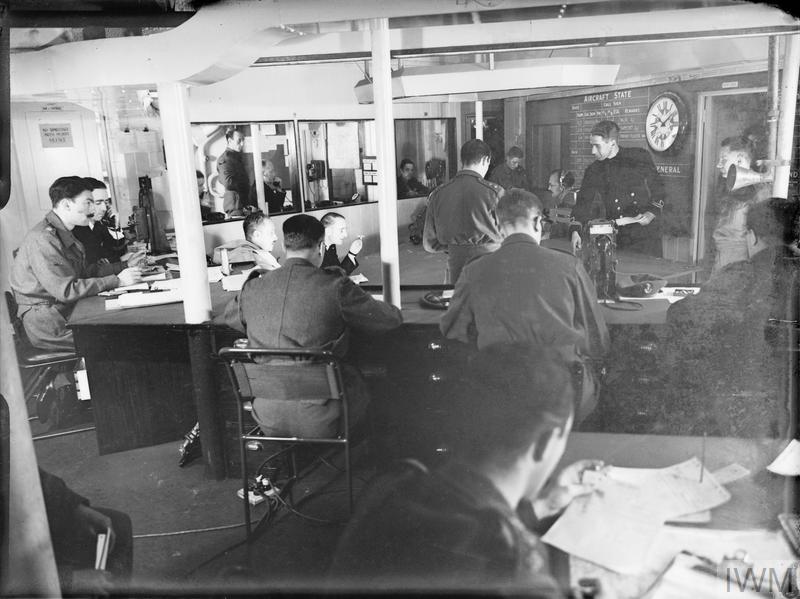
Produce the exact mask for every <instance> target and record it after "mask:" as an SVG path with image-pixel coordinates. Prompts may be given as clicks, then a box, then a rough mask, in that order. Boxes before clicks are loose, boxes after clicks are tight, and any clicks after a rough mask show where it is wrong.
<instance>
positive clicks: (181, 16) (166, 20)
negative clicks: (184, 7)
mask: <svg viewBox="0 0 800 599" xmlns="http://www.w3.org/2000/svg"><path fill="white" fill-rule="evenodd" d="M193 16H194V12H164V11H157V10H152V9H151V10H145V11H142V10H118V9H115V10H113V11H96V10H91V11H90V10H86V11H62V10H45V11H40V10H24V11H14V10H11V11H9V12H8V24H9V26H10V27H18V28H25V29H31V28H48V27H74V28H82V27H121V28H125V29H129V28H134V27H178V26H179V25H182V24H183V23H185V22H186V21H188V20H189V19H190V18H192V17H193Z"/></svg>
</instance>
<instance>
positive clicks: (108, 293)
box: [97, 282, 150, 297]
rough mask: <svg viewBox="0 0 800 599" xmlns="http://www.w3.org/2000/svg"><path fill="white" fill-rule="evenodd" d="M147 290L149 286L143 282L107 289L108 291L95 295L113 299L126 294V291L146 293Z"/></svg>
mask: <svg viewBox="0 0 800 599" xmlns="http://www.w3.org/2000/svg"><path fill="white" fill-rule="evenodd" d="M148 289H150V286H149V285H148V284H147V283H146V282H143V283H135V284H133V285H124V286H122V287H117V288H116V289H109V290H108V291H101V292H100V293H98V294H97V295H103V296H106V297H113V296H115V295H120V294H123V293H127V292H128V291H147V290H148Z"/></svg>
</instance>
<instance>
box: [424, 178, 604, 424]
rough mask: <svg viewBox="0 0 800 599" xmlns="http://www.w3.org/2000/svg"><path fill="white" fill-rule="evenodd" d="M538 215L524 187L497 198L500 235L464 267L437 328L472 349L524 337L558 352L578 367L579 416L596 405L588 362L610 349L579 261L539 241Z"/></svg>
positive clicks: (540, 224)
mask: <svg viewBox="0 0 800 599" xmlns="http://www.w3.org/2000/svg"><path fill="white" fill-rule="evenodd" d="M543 218H544V217H543V211H542V205H541V203H540V202H539V199H538V198H537V197H536V196H535V195H533V194H532V193H530V192H528V191H524V190H522V189H516V188H515V189H512V190H511V191H510V192H507V193H506V195H504V196H503V197H502V198H500V201H499V202H498V204H497V219H498V221H499V222H500V231H501V234H502V235H503V243H502V245H501V246H500V249H499V250H497V251H496V252H494V253H493V254H487V255H485V256H481V257H479V258H477V259H475V260H474V261H472V262H470V263H469V264H467V266H466V267H465V268H464V270H463V271H462V273H461V277H460V278H459V280H458V282H457V283H456V288H455V291H454V293H453V299H452V300H451V302H450V308H449V309H448V310H447V312H446V313H445V315H444V317H443V318H442V321H441V323H440V328H441V331H442V334H443V335H444V336H445V337H447V338H449V339H456V340H457V341H461V342H463V343H469V344H473V345H477V347H478V349H481V348H484V347H488V346H490V345H494V344H496V343H513V342H519V341H525V342H528V343H535V344H536V345H539V346H542V347H549V348H551V349H552V350H553V351H554V352H556V353H558V354H560V355H561V356H562V357H563V358H564V359H565V360H567V362H568V363H569V364H572V365H573V367H574V368H575V371H576V376H577V373H578V372H580V379H581V381H582V391H581V393H580V395H579V396H578V401H577V402H576V421H577V422H580V421H581V420H582V419H583V418H584V417H585V416H587V415H588V414H589V413H591V412H592V411H593V410H594V408H595V406H596V402H597V397H596V392H597V381H596V379H595V374H594V373H595V370H596V368H595V365H596V364H597V363H599V362H600V360H601V359H602V358H603V356H604V355H605V354H606V352H607V351H608V349H609V344H610V341H609V336H608V329H607V328H606V324H605V319H604V318H603V315H602V313H601V312H600V307H599V306H598V303H597V296H596V294H595V290H594V287H593V285H592V282H591V280H590V279H589V276H588V275H587V274H586V271H585V270H584V269H583V266H582V265H581V263H580V261H579V260H578V259H577V258H575V257H573V256H570V255H568V254H565V253H563V252H556V251H553V250H549V249H547V248H543V247H541V246H540V245H539V243H540V241H541V238H542V227H543Z"/></svg>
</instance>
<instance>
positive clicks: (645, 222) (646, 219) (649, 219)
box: [639, 212, 656, 227]
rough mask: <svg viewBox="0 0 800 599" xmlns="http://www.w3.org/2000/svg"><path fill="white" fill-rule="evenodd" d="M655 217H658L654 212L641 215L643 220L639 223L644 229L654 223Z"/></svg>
mask: <svg viewBox="0 0 800 599" xmlns="http://www.w3.org/2000/svg"><path fill="white" fill-rule="evenodd" d="M655 217H656V215H655V214H653V213H652V212H645V213H644V214H641V220H640V221H639V224H640V225H642V226H643V227H644V226H645V225H649V224H650V223H652V222H653V219H654V218H655Z"/></svg>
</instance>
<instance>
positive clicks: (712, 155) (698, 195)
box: [692, 88, 768, 269]
mask: <svg viewBox="0 0 800 599" xmlns="http://www.w3.org/2000/svg"><path fill="white" fill-rule="evenodd" d="M767 103H768V98H767V92H766V88H750V89H740V90H739V89H737V90H723V91H718V92H709V93H701V94H700V95H699V97H698V110H697V114H698V120H697V122H698V123H699V126H698V134H697V150H696V155H695V174H696V176H695V180H694V201H693V211H692V235H693V237H694V246H693V259H694V262H695V264H706V265H707V266H708V268H709V269H710V264H709V262H710V259H712V257H713V251H714V244H713V240H712V237H711V234H712V232H713V231H714V227H715V225H716V221H717V210H718V205H717V198H719V197H721V196H722V195H723V194H724V193H725V181H724V179H723V178H722V175H721V174H720V173H719V171H718V170H717V160H718V158H719V149H720V143H721V142H722V140H724V139H725V138H727V137H733V136H743V135H748V134H749V135H752V136H753V138H754V141H755V148H756V150H755V151H756V156H754V159H755V160H759V159H761V158H766V157H767V156H766V151H767Z"/></svg>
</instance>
